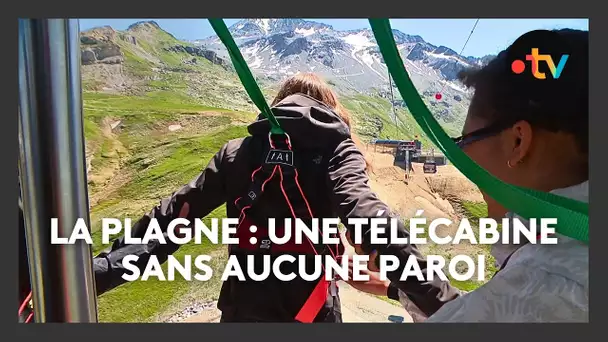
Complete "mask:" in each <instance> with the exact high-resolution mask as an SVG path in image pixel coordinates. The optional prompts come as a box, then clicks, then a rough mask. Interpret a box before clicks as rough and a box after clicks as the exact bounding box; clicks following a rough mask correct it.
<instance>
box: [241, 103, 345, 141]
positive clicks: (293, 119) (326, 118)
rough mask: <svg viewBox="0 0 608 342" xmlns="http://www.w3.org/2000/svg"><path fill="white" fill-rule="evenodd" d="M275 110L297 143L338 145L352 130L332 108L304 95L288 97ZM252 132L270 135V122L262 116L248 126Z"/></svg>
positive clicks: (273, 109)
mask: <svg viewBox="0 0 608 342" xmlns="http://www.w3.org/2000/svg"><path fill="white" fill-rule="evenodd" d="M271 109H272V112H273V114H274V115H275V117H276V118H277V121H278V122H279V124H280V125H281V127H282V128H283V130H285V132H286V133H287V134H289V137H290V139H291V143H292V145H294V146H299V147H303V148H318V147H329V146H332V145H337V144H339V143H340V142H342V141H344V140H346V139H349V138H350V137H351V136H350V129H349V128H348V126H347V125H346V123H345V122H344V120H342V119H341V118H340V116H339V115H338V114H337V113H335V112H334V111H333V110H331V109H330V108H329V107H327V106H326V105H324V104H323V103H322V102H319V101H317V100H315V99H313V98H312V97H310V96H307V95H304V94H294V95H291V96H288V97H286V98H285V99H283V101H281V102H279V103H278V104H277V105H276V106H274V107H272V108H271ZM248 130H249V133H250V134H251V135H268V132H269V131H270V123H269V122H268V119H266V118H265V117H264V116H263V115H261V114H260V115H258V118H257V120H256V121H255V122H254V123H252V124H251V125H249V127H248Z"/></svg>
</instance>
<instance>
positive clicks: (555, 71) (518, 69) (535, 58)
mask: <svg viewBox="0 0 608 342" xmlns="http://www.w3.org/2000/svg"><path fill="white" fill-rule="evenodd" d="M568 56H569V55H562V57H561V59H560V60H559V64H558V65H557V66H555V63H554V62H553V57H551V55H541V54H539V53H538V48H532V52H531V54H529V55H526V60H527V61H530V64H531V65H532V75H533V76H534V77H535V78H537V79H539V80H544V79H546V78H547V75H546V74H545V73H544V72H540V71H539V70H538V66H539V62H541V61H544V62H545V63H547V66H548V67H549V71H551V76H553V79H558V78H559V76H560V75H561V74H562V71H563V70H564V66H566V61H567V60H568ZM511 70H512V71H513V72H514V73H516V74H521V73H523V72H524V71H525V70H526V64H525V63H524V61H522V60H519V59H516V60H515V61H513V63H512V64H511Z"/></svg>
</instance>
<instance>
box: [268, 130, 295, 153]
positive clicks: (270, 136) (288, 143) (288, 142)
mask: <svg viewBox="0 0 608 342" xmlns="http://www.w3.org/2000/svg"><path fill="white" fill-rule="evenodd" d="M274 135H280V134H274ZM282 135H284V136H285V141H284V142H285V143H286V144H287V147H288V148H289V149H290V150H291V138H290V137H289V134H287V133H283V134H282ZM272 136H273V134H272V132H268V142H269V143H270V147H271V148H276V146H275V144H274V142H273V139H272Z"/></svg>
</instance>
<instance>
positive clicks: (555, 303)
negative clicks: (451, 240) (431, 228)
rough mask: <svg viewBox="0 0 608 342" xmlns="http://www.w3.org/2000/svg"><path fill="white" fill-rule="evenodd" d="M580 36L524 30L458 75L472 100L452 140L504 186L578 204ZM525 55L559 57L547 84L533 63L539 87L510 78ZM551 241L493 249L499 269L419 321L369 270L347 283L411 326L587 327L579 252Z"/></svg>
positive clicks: (584, 64) (584, 181)
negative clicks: (382, 301)
mask: <svg viewBox="0 0 608 342" xmlns="http://www.w3.org/2000/svg"><path fill="white" fill-rule="evenodd" d="M588 37H589V32H588V31H580V30H572V29H562V30H553V31H547V30H537V31H531V32H528V33H526V34H524V35H522V36H521V37H519V38H518V39H517V40H516V41H515V42H514V43H513V44H512V45H511V46H509V47H508V48H507V49H506V50H504V51H502V52H501V53H500V54H499V55H498V56H497V57H496V58H495V59H493V60H492V61H490V62H489V64H488V65H486V66H485V67H483V68H481V69H475V70H465V71H463V72H461V73H460V75H459V78H460V80H461V81H462V82H463V83H464V84H465V85H466V86H467V87H471V88H474V89H475V93H474V95H473V98H472V101H471V105H470V107H469V111H468V114H467V118H466V121H465V124H464V129H463V134H462V136H460V137H458V138H454V142H455V143H456V144H457V145H458V146H459V147H460V148H462V149H463V151H464V152H465V153H466V154H467V155H468V156H469V157H470V158H471V159H473V160H474V161H475V162H476V163H478V164H479V165H480V166H481V167H483V168H484V169H486V170H487V171H488V172H490V173H491V174H493V175H494V176H496V177H497V178H499V179H501V180H502V181H504V182H507V183H510V184H513V185H517V186H521V187H525V188H530V189H535V190H538V191H543V192H551V193H554V194H556V195H559V196H564V197H568V198H572V199H575V200H578V201H582V202H588V196H589V184H588V179H589V172H588V170H589V156H588V149H589V144H588V137H589V133H588V125H589V107H588V96H589V88H588V84H589V76H588V72H589V67H588V63H589V62H588V61H589V53H588V46H589V43H588V42H589V38H588ZM532 48H538V49H539V51H540V53H544V54H550V55H552V56H555V57H553V59H554V60H556V61H557V60H558V59H559V58H560V57H561V56H562V55H564V54H568V55H569V56H568V59H567V62H566V64H565V66H564V69H563V72H562V74H561V75H560V76H559V77H558V78H557V79H554V78H552V76H551V71H550V69H549V68H547V67H546V65H545V64H543V63H542V61H538V62H539V63H537V64H536V68H538V70H535V71H537V72H536V74H537V75H538V72H540V73H545V79H539V78H536V77H535V76H534V74H533V72H532V70H528V71H527V73H515V72H514V71H513V70H512V67H511V66H512V63H513V62H514V61H515V60H518V59H525V55H526V54H529V53H530V51H531V49H532ZM556 57H557V58H558V59H555V58H556ZM528 63H530V62H528ZM529 65H534V64H532V63H530V64H528V65H527V66H529ZM530 69H533V68H530ZM482 193H483V191H482ZM483 197H484V200H485V202H486V203H487V205H488V217H491V218H494V219H497V220H500V219H502V218H504V217H507V218H511V219H515V218H517V219H519V220H520V221H521V222H524V223H526V220H524V219H523V218H521V217H518V216H517V215H516V214H514V213H510V212H507V210H506V209H505V208H504V207H502V206H501V205H500V204H499V203H498V202H496V201H495V200H494V199H492V198H491V197H489V196H488V195H487V194H483ZM556 237H557V239H558V243H557V244H554V245H542V244H531V243H525V242H523V243H521V244H518V245H514V244H496V245H493V246H492V250H491V253H492V255H493V256H494V257H495V259H496V261H497V263H498V265H497V266H499V271H498V272H496V273H495V274H494V275H493V277H492V278H491V279H490V280H489V281H488V282H487V283H485V284H484V285H482V286H481V287H479V288H477V289H476V290H474V291H472V292H470V293H468V294H464V295H463V296H460V297H459V298H456V299H454V300H452V301H450V302H448V303H446V304H445V305H443V306H442V307H441V308H440V309H439V310H438V311H437V312H435V313H434V314H432V315H431V316H430V317H428V318H427V317H424V316H425V315H424V313H421V312H419V311H416V310H412V309H415V307H414V308H412V305H411V301H408V298H407V296H404V295H403V293H402V292H401V290H399V286H398V285H399V284H397V283H389V282H386V281H382V280H381V279H380V278H379V274H378V273H376V272H372V271H368V275H370V280H369V281H366V282H357V281H352V280H347V281H348V282H349V284H351V285H352V286H354V287H355V288H357V289H359V290H361V291H365V292H368V293H373V294H377V295H384V296H387V297H389V298H392V299H395V300H399V301H401V303H402V304H403V305H404V307H405V308H406V310H407V311H408V312H409V313H410V314H412V316H413V317H414V319H415V321H425V322H431V323H432V322H588V320H589V303H588V301H589V248H588V246H587V245H586V244H584V243H583V242H580V241H577V240H574V239H571V238H568V237H565V236H562V235H559V234H556ZM524 240H525V239H524V238H522V239H520V241H524ZM414 313H418V314H419V315H417V316H415V315H414Z"/></svg>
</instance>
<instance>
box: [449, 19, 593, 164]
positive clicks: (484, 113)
mask: <svg viewBox="0 0 608 342" xmlns="http://www.w3.org/2000/svg"><path fill="white" fill-rule="evenodd" d="M532 48H538V49H539V52H540V53H541V54H549V55H551V56H552V58H553V60H554V62H555V64H557V63H559V61H560V58H561V56H562V55H564V54H568V55H569V56H568V59H567V62H566V64H565V67H564V69H563V72H562V74H561V75H560V77H559V78H557V79H554V78H553V77H552V76H551V74H550V71H549V68H548V67H547V65H546V64H544V63H542V62H541V63H538V68H539V71H541V72H545V73H546V74H547V77H546V79H543V80H540V79H536V78H534V76H532V72H531V71H530V70H529V66H530V65H531V64H530V62H527V61H525V62H524V63H526V64H525V65H526V68H527V69H528V70H526V71H525V72H524V73H521V74H516V73H515V72H513V70H512V69H511V65H512V63H513V62H514V61H515V60H518V59H519V60H525V55H526V54H529V53H530V51H531V49H532ZM458 77H459V79H460V80H461V81H462V82H463V83H464V84H465V85H466V86H467V87H470V88H474V89H475V94H474V96H473V99H472V101H471V106H474V107H476V108H477V109H479V110H475V111H473V112H474V115H477V116H481V117H483V119H486V120H488V121H491V122H496V121H509V122H512V123H515V122H516V121H520V120H525V121H527V122H529V123H530V124H531V125H532V126H533V127H536V128H541V129H544V130H548V131H552V132H557V131H560V132H567V133H570V134H572V135H573V136H574V137H575V139H576V142H577V144H578V145H579V146H578V147H579V149H580V151H581V152H582V153H587V152H588V149H589V142H588V140H589V139H588V137H589V31H581V30H572V29H561V30H552V31H549V30H536V31H531V32H528V33H526V34H524V35H522V36H521V37H519V38H518V39H517V40H516V41H515V42H514V43H513V44H512V45H511V46H509V47H508V48H507V49H506V50H504V51H502V52H500V53H499V54H498V56H497V57H496V58H494V59H493V60H491V61H490V62H489V63H488V64H487V65H486V66H484V67H483V68H480V69H468V70H464V71H462V72H460V74H459V75H458Z"/></svg>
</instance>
